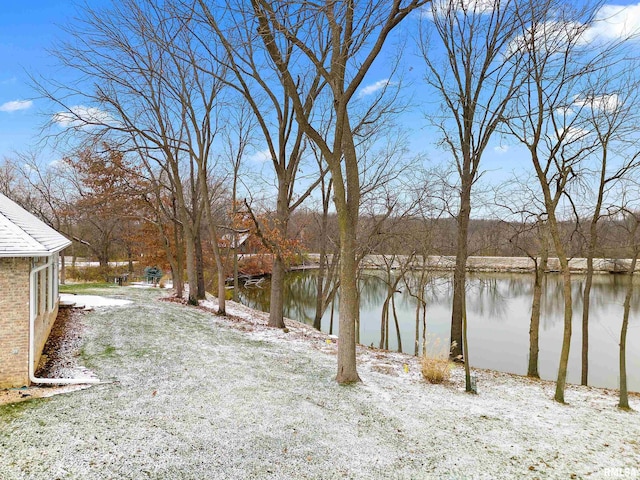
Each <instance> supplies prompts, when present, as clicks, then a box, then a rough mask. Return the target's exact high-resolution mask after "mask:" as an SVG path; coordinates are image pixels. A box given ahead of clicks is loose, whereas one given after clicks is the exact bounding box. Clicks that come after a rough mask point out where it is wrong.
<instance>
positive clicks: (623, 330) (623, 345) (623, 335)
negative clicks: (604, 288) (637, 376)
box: [618, 252, 638, 409]
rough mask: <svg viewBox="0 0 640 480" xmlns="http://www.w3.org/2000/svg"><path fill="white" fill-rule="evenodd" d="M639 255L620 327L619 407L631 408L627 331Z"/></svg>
mask: <svg viewBox="0 0 640 480" xmlns="http://www.w3.org/2000/svg"><path fill="white" fill-rule="evenodd" d="M637 260H638V253H637V252H634V255H633V259H632V260H631V266H630V267H629V272H628V275H629V284H628V285H627V291H626V293H625V296H624V310H623V314H622V326H621V327H620V399H619V401H618V407H620V408H625V409H628V408H629V393H628V391H627V329H628V327H629V313H630V312H631V297H632V295H633V274H634V272H635V270H636V263H637Z"/></svg>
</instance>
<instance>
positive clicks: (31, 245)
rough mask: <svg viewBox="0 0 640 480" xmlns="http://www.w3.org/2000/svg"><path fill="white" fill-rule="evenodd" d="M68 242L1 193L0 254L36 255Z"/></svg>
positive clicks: (41, 254) (46, 253) (51, 250)
mask: <svg viewBox="0 0 640 480" xmlns="http://www.w3.org/2000/svg"><path fill="white" fill-rule="evenodd" d="M69 245H71V242H70V241H69V240H67V238H66V237H64V236H62V235H61V234H59V233H58V232H57V231H55V230H54V229H53V228H51V227H50V226H49V225H47V224H46V223H44V222H43V221H42V220H40V219H39V218H37V217H36V216H34V215H33V214H31V213H29V212H27V211H26V210H25V209H24V208H22V207H21V206H20V205H18V204H17V203H15V202H13V201H12V200H10V199H9V198H7V197H5V196H4V195H3V194H1V193H0V257H38V256H47V255H50V254H52V253H55V252H58V251H60V250H62V249H63V248H65V247H68V246H69Z"/></svg>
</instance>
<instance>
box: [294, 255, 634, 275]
mask: <svg viewBox="0 0 640 480" xmlns="http://www.w3.org/2000/svg"><path fill="white" fill-rule="evenodd" d="M385 260H386V261H385ZM408 260H409V256H408V255H367V256H365V257H364V258H363V260H362V266H363V268H368V269H380V268H387V265H388V264H389V263H390V265H391V269H393V270H400V269H402V268H407V262H408ZM307 262H311V263H307ZM318 264H319V254H317V253H309V254H306V255H305V263H303V265H298V266H295V267H292V268H291V269H290V270H307V269H313V268H317V265H318ZM455 264H456V257H455V256H452V255H429V256H428V257H426V259H425V261H424V262H423V261H421V257H418V259H416V260H413V261H411V262H410V263H409V265H408V268H409V269H410V270H420V269H422V268H427V269H429V270H434V271H443V272H449V271H453V270H454V268H455ZM630 265H631V259H628V258H594V259H593V269H594V273H597V274H624V273H627V272H628V270H629V266H630ZM569 268H570V270H571V273H576V274H584V273H586V272H587V259H586V258H572V259H570V260H569ZM534 271H535V262H534V261H533V259H531V258H529V257H484V256H470V257H469V258H468V259H467V272H470V273H473V272H494V273H534ZM637 271H640V265H638V266H637V267H636V272H637ZM545 272H546V273H557V272H560V262H559V260H558V259H557V258H555V257H550V258H549V259H548V262H547V269H546V270H545Z"/></svg>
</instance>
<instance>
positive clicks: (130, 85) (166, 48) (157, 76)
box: [40, 0, 224, 312]
mask: <svg viewBox="0 0 640 480" xmlns="http://www.w3.org/2000/svg"><path fill="white" fill-rule="evenodd" d="M188 21H189V19H188V18H184V17H183V16H182V14H181V12H180V11H179V10H177V7H174V6H173V5H172V4H162V5H160V4H158V3H157V2H154V1H152V0H126V1H125V2H122V3H120V4H117V5H113V7H112V8H111V9H109V10H93V9H90V8H87V9H85V10H84V12H83V18H82V19H80V22H79V23H78V24H76V25H74V27H73V28H72V29H69V32H70V35H71V38H72V41H70V42H68V43H66V44H64V45H62V46H61V47H60V48H59V49H58V50H57V56H58V58H59V60H60V62H61V63H62V64H63V65H64V66H66V67H69V68H70V69H71V70H75V71H76V72H78V74H79V75H80V79H79V80H78V82H76V83H75V84H74V83H65V84H62V83H59V82H58V83H56V82H49V83H48V84H47V85H40V89H41V91H42V93H43V94H44V95H45V96H46V97H47V98H49V99H51V100H53V101H54V102H56V104H57V105H58V107H59V108H60V109H61V111H59V112H57V113H56V114H55V115H54V116H53V118H52V123H58V124H61V125H63V126H66V127H67V130H66V132H67V133H70V134H73V135H76V136H87V135H90V136H93V137H97V138H109V139H110V140H111V141H112V142H113V143H114V144H116V145H118V147H119V148H120V149H121V150H122V151H134V152H137V153H138V154H139V157H140V158H143V159H144V161H143V164H144V165H145V166H147V167H150V169H149V172H148V173H149V176H152V175H153V176H155V178H163V179H165V180H166V182H165V183H164V184H165V185H166V186H168V187H169V188H170V190H171V192H172V193H171V197H172V199H173V200H175V202H176V212H177V215H178V218H179V221H180V228H181V229H182V231H183V232H184V237H185V248H186V269H187V277H188V280H189V285H190V287H191V288H190V289H189V302H190V303H194V304H195V303H197V301H198V279H197V277H198V272H197V267H196V256H197V250H198V248H197V245H196V242H197V241H198V239H199V234H200V227H201V222H202V218H203V215H205V216H206V217H207V219H208V220H209V222H208V224H209V225H208V226H209V229H210V230H211V229H213V230H211V232H210V234H212V233H215V232H214V230H215V225H213V224H212V222H211V221H210V220H211V216H210V211H209V210H210V201H209V200H210V198H209V197H210V196H209V195H208V193H209V192H208V186H207V185H208V184H207V177H208V175H210V174H211V169H210V165H209V156H210V154H211V147H212V142H213V138H214V135H215V132H216V125H215V123H214V121H215V119H216V115H215V112H214V110H215V108H216V107H217V105H218V104H217V96H218V92H219V90H220V87H221V84H220V82H219V81H218V78H219V75H218V76H216V77H213V76H205V75H203V74H202V68H201V66H202V64H204V63H207V62H209V63H211V62H212V59H211V58H209V57H208V56H207V55H206V54H204V53H203V52H202V51H200V50H199V49H198V48H197V47H196V46H195V45H194V43H193V42H192V39H191V38H190V37H189V35H188V29H187V28H186V26H185V24H188ZM209 70H214V68H213V67H212V68H209ZM85 78H88V79H90V80H91V82H92V85H87V84H86V83H85V82H83V80H84V79H85ZM79 102H82V103H79ZM212 244H213V245H214V252H216V249H217V242H215V241H213V242H212ZM216 262H217V263H219V262H220V259H219V252H218V253H216ZM220 271H222V269H221V268H219V272H220ZM219 274H221V273H219ZM222 288H224V282H222ZM200 293H201V294H202V293H203V292H200ZM220 311H221V312H224V296H222V297H221V298H220Z"/></svg>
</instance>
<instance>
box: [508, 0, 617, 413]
mask: <svg viewBox="0 0 640 480" xmlns="http://www.w3.org/2000/svg"><path fill="white" fill-rule="evenodd" d="M526 7H527V8H526V11H525V13H524V14H523V15H522V17H521V18H520V19H518V22H517V23H518V24H519V25H520V28H521V33H520V37H519V38H518V39H517V40H516V41H515V42H514V43H513V44H512V46H511V48H512V49H513V50H514V51H517V52H518V54H519V55H520V56H521V57H522V63H523V67H524V69H523V80H522V82H521V89H520V91H519V92H518V97H516V98H517V102H516V103H515V105H514V108H513V109H512V110H510V111H509V112H508V118H509V120H508V121H507V122H506V123H505V125H506V126H507V127H508V129H509V130H510V132H511V133H512V134H513V135H514V136H515V137H516V138H517V139H518V141H519V142H521V143H522V144H523V145H524V146H525V147H526V148H527V150H528V151H529V153H530V155H531V161H532V164H533V167H534V171H535V175H536V177H537V179H538V184H539V186H540V190H541V193H542V199H543V200H544V209H545V214H546V219H545V220H546V224H547V226H548V232H549V235H550V238H551V241H552V244H553V247H554V250H555V253H556V256H557V257H558V260H559V263H560V269H561V272H562V278H563V296H564V330H563V342H562V349H561V354H560V361H559V368H558V377H557V384H556V392H555V396H554V398H555V400H556V401H558V402H564V389H565V385H566V376H567V365H568V360H569V347H570V341H571V319H572V312H573V308H572V297H571V272H570V270H569V262H568V251H567V243H566V241H565V238H563V232H562V229H561V218H559V216H560V215H562V212H561V211H560V208H561V207H562V200H563V199H564V200H566V201H567V202H566V203H565V206H568V207H569V208H570V209H571V211H573V210H574V209H573V206H572V204H571V198H570V197H568V193H569V189H570V187H571V185H572V184H573V183H575V181H576V180H578V179H579V176H578V173H579V172H580V164H581V162H582V161H583V160H584V159H585V158H586V157H587V156H588V155H589V153H590V152H591V151H592V150H593V148H594V143H593V140H592V139H590V138H589V135H588V129H587V128H586V125H585V122H584V118H583V116H582V115H581V113H582V111H583V110H584V108H585V105H584V104H580V103H576V102H575V99H576V97H577V96H578V95H579V94H580V93H581V92H582V91H583V88H584V85H585V81H586V78H587V77H586V75H587V73H591V72H593V71H594V70H597V69H601V68H603V67H604V63H603V62H602V60H603V59H605V58H606V57H607V55H608V54H610V53H611V51H610V50H608V49H601V50H598V51H596V53H595V54H594V53H593V49H592V47H591V46H590V45H587V44H586V43H585V42H584V40H583V38H584V37H583V34H584V32H585V31H586V29H587V28H588V26H589V25H590V23H591V21H592V19H593V14H594V12H595V10H593V8H592V7H589V6H587V7H585V8H584V9H582V10H578V9H574V8H573V7H572V6H570V5H567V4H566V3H563V2H555V1H554V0H548V1H542V2H538V1H533V0H530V1H529V2H526ZM530 10H533V12H534V13H533V14H532V13H531V11H530Z"/></svg>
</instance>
